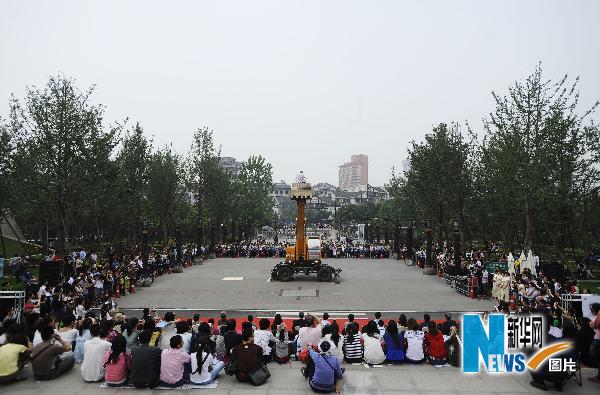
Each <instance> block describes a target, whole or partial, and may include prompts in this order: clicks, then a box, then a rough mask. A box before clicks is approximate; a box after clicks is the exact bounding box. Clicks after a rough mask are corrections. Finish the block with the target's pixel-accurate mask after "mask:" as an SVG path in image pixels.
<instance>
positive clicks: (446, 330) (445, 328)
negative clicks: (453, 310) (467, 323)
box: [442, 313, 457, 336]
mask: <svg viewBox="0 0 600 395" xmlns="http://www.w3.org/2000/svg"><path fill="white" fill-rule="evenodd" d="M444 317H445V318H446V320H445V321H444V322H443V323H442V335H444V336H450V328H452V327H453V326H457V325H456V321H454V320H453V319H452V314H450V313H446V314H444Z"/></svg>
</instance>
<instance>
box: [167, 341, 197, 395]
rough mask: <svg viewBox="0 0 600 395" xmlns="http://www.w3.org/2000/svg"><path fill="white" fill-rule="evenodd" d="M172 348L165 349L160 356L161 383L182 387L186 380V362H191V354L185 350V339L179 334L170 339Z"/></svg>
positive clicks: (172, 386)
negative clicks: (184, 374)
mask: <svg viewBox="0 0 600 395" xmlns="http://www.w3.org/2000/svg"><path fill="white" fill-rule="evenodd" d="M169 342H170V346H171V348H169V349H167V350H163V352H162V354H161V357H160V385H162V386H165V387H171V388H175V387H181V386H182V385H183V383H184V382H185V377H184V376H183V373H184V371H185V364H187V363H190V362H191V359H190V356H189V354H186V353H185V352H184V351H183V339H182V338H181V336H179V335H174V336H171V338H170V339H169Z"/></svg>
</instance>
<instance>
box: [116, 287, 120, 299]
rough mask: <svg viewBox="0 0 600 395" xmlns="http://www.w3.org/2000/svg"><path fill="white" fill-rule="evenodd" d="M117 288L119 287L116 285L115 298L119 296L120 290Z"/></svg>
mask: <svg viewBox="0 0 600 395" xmlns="http://www.w3.org/2000/svg"><path fill="white" fill-rule="evenodd" d="M119 288H120V287H119V286H118V285H117V291H116V292H115V298H120V297H121V290H120V289H119Z"/></svg>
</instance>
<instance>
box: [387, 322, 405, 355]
mask: <svg viewBox="0 0 600 395" xmlns="http://www.w3.org/2000/svg"><path fill="white" fill-rule="evenodd" d="M383 341H384V345H385V359H386V360H387V361H388V362H389V363H392V364H401V363H402V362H404V358H405V355H404V334H403V333H398V325H397V324H396V321H394V320H390V322H388V325H387V328H386V333H385V335H383Z"/></svg>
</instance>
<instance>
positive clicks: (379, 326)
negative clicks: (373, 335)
mask: <svg viewBox="0 0 600 395" xmlns="http://www.w3.org/2000/svg"><path fill="white" fill-rule="evenodd" d="M377 330H378V331H379V338H380V339H383V336H384V335H385V322H384V321H383V320H379V321H377Z"/></svg>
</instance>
